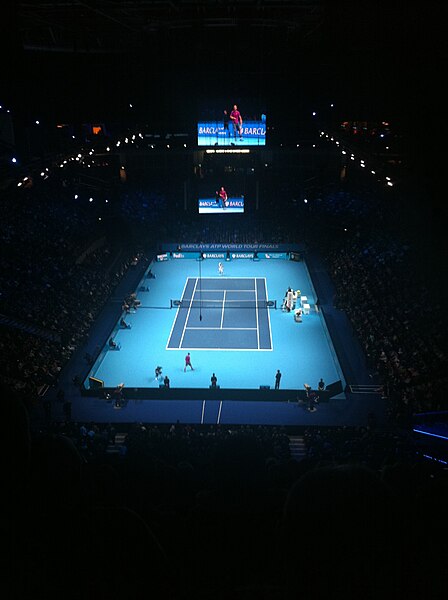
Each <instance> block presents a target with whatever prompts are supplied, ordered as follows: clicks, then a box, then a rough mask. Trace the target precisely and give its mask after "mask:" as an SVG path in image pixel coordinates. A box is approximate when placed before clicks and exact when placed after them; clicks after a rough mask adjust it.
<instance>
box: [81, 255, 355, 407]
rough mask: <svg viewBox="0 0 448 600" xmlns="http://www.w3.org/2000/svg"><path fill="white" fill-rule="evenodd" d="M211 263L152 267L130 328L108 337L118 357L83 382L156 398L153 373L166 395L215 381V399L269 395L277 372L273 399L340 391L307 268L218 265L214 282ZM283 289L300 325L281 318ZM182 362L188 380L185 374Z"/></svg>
mask: <svg viewBox="0 0 448 600" xmlns="http://www.w3.org/2000/svg"><path fill="white" fill-rule="evenodd" d="M218 263H219V260H218V259H214V258H206V259H204V260H202V261H198V260H196V259H182V260H175V259H171V260H167V261H164V262H156V263H153V264H152V265H151V270H152V273H153V274H154V275H155V278H154V279H148V278H146V274H145V277H144V278H143V279H142V281H141V283H140V284H139V285H138V287H137V289H136V290H135V291H136V293H137V298H138V300H140V302H141V305H140V306H139V307H138V309H137V310H136V312H135V313H132V314H128V315H126V321H127V322H128V323H129V324H130V325H131V328H130V329H120V327H119V323H118V322H117V324H116V326H115V328H114V330H113V331H112V332H111V337H113V339H114V340H115V342H116V343H117V344H119V345H120V346H121V348H120V350H111V349H109V348H108V347H107V345H106V346H105V348H104V349H103V351H102V352H101V353H100V355H99V357H98V359H97V361H96V363H95V364H94V365H93V368H92V370H91V372H90V375H91V376H93V377H95V378H97V379H100V380H102V381H103V382H104V386H105V387H114V386H116V385H118V384H119V383H122V382H123V383H124V384H125V386H126V387H127V388H158V387H159V386H160V384H161V381H160V380H156V379H155V368H156V366H158V365H159V366H161V367H162V378H163V377H164V376H165V375H168V377H169V379H170V385H171V388H208V387H209V386H210V378H211V376H212V373H215V374H216V377H217V379H218V385H219V386H220V387H221V389H223V388H229V389H230V388H240V389H258V388H259V387H260V386H270V387H271V388H273V387H274V384H275V374H276V372H277V369H280V371H281V373H282V378H281V382H280V388H281V389H291V390H297V389H302V390H303V386H304V383H309V384H310V385H311V386H312V387H316V386H317V382H318V381H319V379H320V378H321V377H322V378H323V379H324V381H325V382H326V383H331V382H335V381H338V380H341V381H342V385H343V387H345V381H344V377H343V374H342V371H341V368H340V365H339V362H338V360H337V357H336V354H335V351H334V348H333V344H332V341H331V338H330V335H329V333H328V329H327V326H326V324H325V320H324V317H323V315H322V313H321V312H320V311H318V310H316V307H315V301H316V294H315V291H314V289H313V285H312V282H311V279H310V276H309V273H308V269H307V266H306V263H305V262H294V261H290V260H283V259H272V260H268V259H263V260H259V261H254V260H251V259H236V260H231V261H228V262H226V261H223V265H224V273H223V274H221V275H220V274H219V273H218ZM288 287H291V288H292V289H293V290H300V291H301V295H302V297H303V296H305V297H306V298H307V302H306V303H307V304H308V305H309V314H303V317H302V322H301V323H297V322H295V320H294V314H293V312H289V313H287V312H284V311H283V310H282V308H281V307H282V303H283V298H284V296H285V293H286V290H287V288H288ZM132 291H133V290H129V292H132ZM120 300H122V299H119V298H117V299H116V301H117V302H119V301H120ZM275 303H276V307H275ZM299 305H300V304H298V306H299ZM187 352H190V355H191V363H192V366H193V369H194V370H191V369H187V371H186V372H185V371H184V366H185V355H186V353H187ZM223 416H224V415H223Z"/></svg>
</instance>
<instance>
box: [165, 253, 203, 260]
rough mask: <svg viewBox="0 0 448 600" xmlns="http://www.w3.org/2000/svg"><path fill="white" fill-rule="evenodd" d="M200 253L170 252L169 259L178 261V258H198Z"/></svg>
mask: <svg viewBox="0 0 448 600" xmlns="http://www.w3.org/2000/svg"><path fill="white" fill-rule="evenodd" d="M200 257H201V253H200V252H171V258H173V259H179V258H200Z"/></svg>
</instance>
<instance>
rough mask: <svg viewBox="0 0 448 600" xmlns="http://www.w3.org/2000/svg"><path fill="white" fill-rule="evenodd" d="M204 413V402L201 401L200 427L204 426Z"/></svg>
mask: <svg viewBox="0 0 448 600" xmlns="http://www.w3.org/2000/svg"><path fill="white" fill-rule="evenodd" d="M204 412H205V400H202V415H201V425H203V424H204Z"/></svg>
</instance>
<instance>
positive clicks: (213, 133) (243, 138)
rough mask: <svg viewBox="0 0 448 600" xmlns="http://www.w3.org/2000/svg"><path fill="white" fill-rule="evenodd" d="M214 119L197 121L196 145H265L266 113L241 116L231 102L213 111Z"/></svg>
mask: <svg viewBox="0 0 448 600" xmlns="http://www.w3.org/2000/svg"><path fill="white" fill-rule="evenodd" d="M214 115H215V117H214V119H210V120H203V121H200V122H199V123H198V146H265V145H266V115H265V114H261V115H260V116H259V117H254V116H252V115H251V113H250V112H249V113H247V115H244V116H243V112H242V109H241V107H240V106H239V105H238V104H236V103H233V104H231V106H229V107H224V108H223V109H222V110H220V111H218V112H215V113H214Z"/></svg>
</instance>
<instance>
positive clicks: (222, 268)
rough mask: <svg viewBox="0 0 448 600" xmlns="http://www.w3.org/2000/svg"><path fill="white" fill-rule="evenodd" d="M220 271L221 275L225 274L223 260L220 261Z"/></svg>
mask: <svg viewBox="0 0 448 600" xmlns="http://www.w3.org/2000/svg"><path fill="white" fill-rule="evenodd" d="M218 273H219V275H224V265H223V264H222V262H220V263H218Z"/></svg>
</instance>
